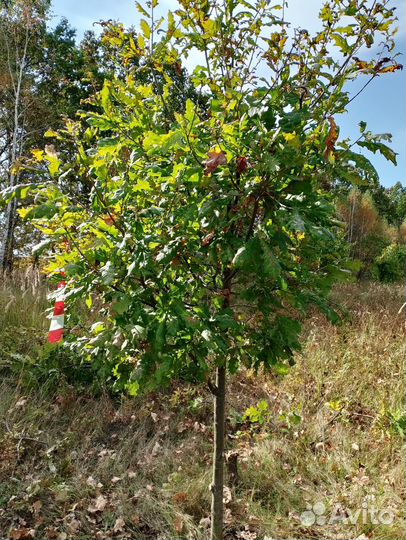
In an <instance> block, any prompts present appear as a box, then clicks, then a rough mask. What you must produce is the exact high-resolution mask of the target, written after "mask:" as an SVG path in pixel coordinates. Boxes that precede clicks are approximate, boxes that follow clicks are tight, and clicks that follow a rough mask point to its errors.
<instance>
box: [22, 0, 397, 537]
mask: <svg viewBox="0 0 406 540" xmlns="http://www.w3.org/2000/svg"><path fill="white" fill-rule="evenodd" d="M179 4H180V6H179V9H178V10H176V11H175V12H174V13H169V14H168V17H167V23H165V22H164V20H163V19H159V18H157V17H156V6H157V2H156V0H153V3H152V5H151V3H149V4H148V3H147V4H146V5H145V6H141V5H138V9H139V11H140V12H141V14H142V17H143V18H142V20H141V24H140V28H141V32H140V34H139V35H138V37H137V39H136V40H135V39H133V38H129V39H126V40H125V41H122V42H120V39H119V38H117V33H116V32H114V31H113V29H112V32H111V35H112V36H113V38H112V39H115V40H116V41H115V42H114V43H115V45H117V46H119V47H121V54H120V57H121V58H122V61H123V66H124V67H126V66H127V69H126V70H124V71H125V76H124V77H120V78H118V77H117V78H116V79H114V80H112V81H107V82H106V83H105V85H104V88H103V90H102V91H101V92H100V93H99V94H97V95H96V96H95V98H94V101H95V105H96V107H97V109H96V110H95V111H94V112H86V113H83V114H82V117H81V118H80V119H79V120H78V121H70V122H68V123H67V124H66V128H65V129H64V130H60V131H58V132H57V133H50V134H49V135H50V136H52V137H54V146H51V145H49V146H47V147H46V149H45V150H44V151H42V150H38V151H35V157H36V163H32V164H31V165H30V166H29V170H30V171H31V173H32V174H33V175H34V174H35V175H36V178H37V180H36V181H35V182H33V183H32V184H30V185H27V186H24V187H23V186H19V187H18V188H17V189H15V190H13V194H14V195H16V196H19V197H24V196H25V195H27V194H28V193H29V194H30V195H31V194H34V196H35V205H34V206H31V207H28V208H26V209H25V210H24V212H23V214H24V215H25V216H26V217H27V218H30V219H32V220H33V221H34V222H35V224H36V226H37V227H38V228H39V229H40V230H41V231H42V232H44V233H45V234H46V235H48V237H49V242H51V243H52V244H53V245H54V249H55V253H54V255H53V256H52V260H51V261H50V264H49V267H48V271H49V272H50V273H58V272H59V271H60V270H61V269H62V268H63V269H64V270H65V272H66V274H67V276H68V299H67V301H68V306H73V305H74V304H75V303H79V304H80V303H81V302H83V300H84V299H86V304H87V306H88V307H89V309H91V308H92V302H93V301H94V300H95V298H97V300H98V306H99V308H98V313H99V316H100V320H99V322H97V323H94V324H92V325H91V326H90V328H89V327H88V326H89V325H87V323H86V320H83V319H81V320H78V321H77V323H78V324H77V326H76V327H75V329H74V331H73V332H72V333H71V335H70V336H69V337H68V346H70V347H73V348H77V349H80V350H81V352H82V354H83V356H84V357H85V358H87V359H90V360H92V361H94V362H95V363H97V365H104V366H106V367H107V369H112V372H113V377H114V380H115V386H116V387H117V388H118V389H126V390H127V391H128V392H130V393H131V394H136V393H137V392H141V391H147V390H148V389H150V388H152V387H154V386H156V385H162V384H165V383H168V382H169V381H170V380H172V379H173V378H176V377H182V378H188V379H190V380H193V381H195V382H196V383H206V384H207V385H208V386H209V388H210V390H211V392H212V393H213V396H214V457H213V484H212V487H211V490H212V531H211V538H212V539H213V540H218V539H220V538H222V535H223V484H224V478H223V455H224V431H225V428H224V416H225V395H226V374H227V373H228V372H229V373H235V372H236V371H237V370H238V369H239V367H240V366H246V367H247V368H253V369H254V370H258V369H260V368H264V369H266V370H269V369H273V370H275V371H276V372H277V373H281V374H283V373H285V372H286V370H287V368H288V365H289V364H290V363H291V362H292V359H293V354H294V351H295V350H298V349H299V348H300V345H299V334H300V328H301V325H300V321H301V320H302V319H303V317H304V316H305V314H306V312H307V311H308V309H309V307H311V306H314V305H316V306H317V307H319V308H320V309H321V310H323V311H324V313H326V315H327V316H328V317H329V318H330V319H333V320H334V319H336V318H337V316H336V314H335V312H334V311H333V310H332V309H331V308H330V307H329V305H328V301H327V294H328V291H329V288H330V286H331V284H332V283H333V282H334V281H335V280H337V279H339V278H340V277H341V276H343V275H345V274H347V273H348V272H349V270H348V269H347V268H348V267H347V268H346V266H345V264H344V263H343V261H341V260H340V254H339V253H337V252H336V251H337V250H336V247H335V246H336V244H335V242H334V230H335V228H336V227H337V224H336V222H335V221H334V208H333V206H332V204H331V201H330V197H331V195H330V194H329V193H330V190H331V186H332V185H334V183H336V182H339V181H342V180H343V179H344V180H345V181H346V182H349V183H350V182H351V183H360V182H367V181H368V180H369V179H370V178H371V175H372V174H373V172H374V170H373V167H372V166H371V164H370V163H369V161H368V160H367V159H366V158H365V157H364V156H362V155H361V154H357V153H355V152H354V150H353V144H352V143H351V142H350V141H347V140H344V141H340V142H339V140H338V128H337V126H336V122H335V118H336V117H337V115H339V114H342V113H344V112H345V111H346V107H347V105H348V104H349V103H350V102H351V100H352V99H353V98H351V97H350V95H349V94H348V92H347V90H346V87H345V83H346V81H349V80H352V79H354V78H356V77H358V76H359V75H364V76H365V75H366V76H368V77H369V78H368V79H367V81H369V79H373V78H375V77H377V76H380V75H381V74H383V73H386V72H391V71H395V70H397V69H399V68H400V66H399V65H398V64H396V63H395V61H394V60H393V58H392V56H391V55H392V52H391V51H392V50H393V47H394V42H393V38H392V36H393V30H392V25H393V22H394V10H393V9H391V8H390V6H389V4H388V2H387V1H385V0H383V1H382V2H380V3H379V4H378V3H376V2H366V1H365V0H334V1H330V2H327V3H326V4H325V5H324V7H323V8H322V10H321V12H320V21H321V29H320V31H319V32H317V33H316V34H315V35H313V36H311V35H310V34H309V33H308V32H307V31H306V30H301V29H298V30H295V31H290V30H289V28H288V25H287V24H286V23H285V21H284V19H283V10H281V6H279V5H274V4H273V2H269V1H267V0H258V1H257V2H252V3H250V2H248V1H245V0H239V1H238V0H224V1H218V0H181V1H180V2H179ZM117 39H118V42H117ZM377 40H378V41H379V42H380V46H379V47H378V48H375V47H374V46H373V45H374V43H375V41H377ZM357 55H358V56H357ZM359 56H362V57H363V59H360V58H359ZM134 58H135V59H136V62H131V59H134ZM187 58H197V61H196V62H195V63H197V65H196V66H195V68H194V69H193V74H192V81H193V83H194V85H195V88H196V90H197V91H198V92H199V93H200V94H201V95H202V96H204V100H203V103H204V105H199V103H198V102H196V101H192V100H191V99H188V100H187V101H186V104H185V107H184V110H180V111H176V110H174V109H173V107H171V101H170V96H171V94H172V93H173V91H174V90H175V91H176V80H175V78H173V77H170V76H169V75H168V72H167V71H165V70H164V68H163V66H164V65H166V66H168V65H170V66H173V68H174V71H175V72H176V71H179V72H180V71H181V70H182V69H183V66H184V62H185V60H186V59H187ZM131 66H133V67H131ZM134 66H135V67H134ZM148 69H149V70H150V72H151V76H152V80H149V81H148V82H144V83H142V82H140V81H139V80H138V79H137V76H136V75H137V70H148ZM157 74H161V76H160V77H159V82H158V80H157V79H158V75H157ZM365 133H368V140H367V141H366V139H365ZM363 141H364V142H367V143H368V147H369V149H372V151H380V152H382V153H383V154H384V155H385V154H386V155H387V156H389V157H390V158H391V157H393V153H392V151H391V150H390V149H389V148H388V147H387V146H385V145H384V144H383V143H382V140H381V139H379V137H378V138H377V137H373V136H372V135H371V134H370V133H369V132H365V126H364V125H362V126H361V134H360V139H359V140H358V142H363ZM72 178H79V179H80V181H81V182H83V183H85V184H86V185H88V186H89V196H88V197H87V198H86V199H83V198H78V197H77V196H76V195H75V193H74V192H72V191H70V190H69V186H70V185H71V184H72V181H71V180H72ZM67 246H68V249H67ZM100 306H101V307H100ZM68 310H69V311H71V308H69V307H68ZM73 319H74V316H73V315H72V320H71V324H74V323H75V321H74V320H73Z"/></svg>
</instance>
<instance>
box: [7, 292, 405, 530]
mask: <svg viewBox="0 0 406 540" xmlns="http://www.w3.org/2000/svg"><path fill="white" fill-rule="evenodd" d="M10 294H11V293H10ZM10 294H9V293H7V294H6V292H5V290H3V293H0V328H1V329H2V330H1V331H0V362H1V363H0V366H3V369H2V371H3V373H4V376H3V381H2V383H1V388H0V418H1V425H0V455H1V456H2V459H1V462H0V538H2V537H6V538H12V539H20V540H24V539H25V538H38V539H42V538H49V539H52V538H55V539H59V540H64V539H74V540H82V539H83V540H84V539H93V538H96V539H107V538H132V539H135V538H137V539H138V538H139V539H143V538H161V539H174V538H193V539H201V540H204V539H206V538H207V536H208V534H207V531H208V526H209V519H208V516H209V500H210V494H209V484H210V463H211V440H212V428H211V398H210V396H209V394H208V393H207V392H205V391H204V390H201V391H200V390H199V391H197V390H196V389H194V388H192V387H190V386H177V387H174V388H173V389H171V391H165V392H162V393H160V394H154V395H150V396H148V398H136V399H129V398H122V399H121V400H119V401H117V400H113V399H112V398H111V397H109V396H108V395H101V396H99V397H97V398H96V397H94V396H91V395H89V394H87V393H85V392H80V393H78V392H77V390H75V388H74V387H73V386H70V385H68V384H60V387H59V388H57V389H54V390H52V386H50V385H47V386H46V390H45V389H39V388H35V387H33V386H32V387H31V390H28V389H27V386H25V385H23V384H22V382H23V381H25V378H24V377H21V376H20V378H18V376H17V370H15V371H14V372H12V371H10V366H11V364H14V363H17V365H18V366H19V369H21V366H23V367H24V366H26V368H24V369H32V368H31V367H30V360H29V358H30V357H33V356H34V357H35V355H37V357H38V358H39V357H40V353H39V352H38V351H39V350H40V345H39V344H40V341H41V340H42V339H43V338H44V336H45V335H46V322H45V323H43V322H39V321H43V318H41V317H40V313H41V310H42V309H43V307H44V303H43V295H42V294H41V293H40V292H38V291H37V292H35V291H34V292H33V291H31V292H29V291H28V290H27V291H26V292H25V293H24V294H25V296H24V294H23V296H22V297H21V293H16V292H15V293H13V295H12V296H13V297H14V300H13V302H14V307H13V308H12V309H11V310H10V307H11V306H10V305H9V307H8V308H7V309H5V306H6V303H7V304H8V303H9V302H10V300H11V298H10ZM335 295H336V296H337V298H338V299H339V300H340V301H341V302H342V303H343V304H344V305H345V306H346V308H347V309H348V311H349V315H350V316H349V319H348V321H346V322H345V323H344V324H343V325H341V326H339V327H332V326H331V325H330V324H329V323H327V322H326V321H325V320H324V319H323V318H322V317H321V316H318V315H315V316H314V317H313V318H312V319H310V320H309V322H308V324H307V325H306V329H305V332H304V350H303V354H302V355H300V356H298V358H297V364H296V366H295V367H294V368H292V370H291V371H290V373H289V374H288V375H287V376H286V377H285V378H283V379H281V378H280V377H278V378H275V377H273V376H271V375H261V376H259V377H258V378H255V377H254V376H253V374H251V373H249V372H243V373H240V374H239V375H238V376H236V377H234V378H233V379H232V381H230V388H229V394H228V419H227V424H228V426H227V427H228V437H227V449H228V452H229V453H230V455H229V464H230V466H229V468H230V475H229V478H228V481H227V484H228V487H227V488H226V490H225V500H226V529H227V538H230V539H231V538H233V539H234V538H237V539H238V538H240V539H243V540H255V539H256V538H258V539H261V538H268V539H270V538H272V539H291V538H303V539H333V538H337V539H343V540H344V539H350V538H351V539H352V538H354V539H355V538H358V539H366V538H374V539H382V540H383V539H387V540H389V539H390V540H395V539H401V538H404V536H405V528H404V515H403V514H404V511H403V507H404V505H403V503H402V499H403V490H404V473H403V471H404V469H403V467H404V464H403V456H404V431H405V412H404V409H405V406H404V367H405V365H404V346H403V341H404V323H403V317H402V315H401V314H398V311H399V308H400V306H401V305H402V303H403V298H402V290H401V288H400V287H399V286H396V285H391V286H383V285H376V284H373V285H372V284H369V285H368V284H365V285H359V284H358V285H355V284H354V285H347V286H345V287H340V288H339V289H337V290H336V291H335ZM18 328H26V339H24V338H22V337H21V335H19V334H14V333H13V332H17V333H18V332H22V331H23V330H18ZM15 343H18V344H19V345H18V349H19V350H12V349H13V347H12V346H11V345H10V344H15ZM1 351H3V353H2V352H1ZM19 355H20V356H19ZM5 368H6V369H5ZM16 381H17V382H16ZM236 462H237V469H238V470H237V477H235V466H234V467H232V464H234V465H235V463H236ZM232 480H233V482H232ZM314 505H316V506H314ZM357 512H358V513H357ZM374 513H375V516H374V515H371V514H374ZM316 518H317V521H315V520H316ZM351 520H352V521H353V522H354V523H351ZM313 522H314V523H313ZM389 522H390V523H389Z"/></svg>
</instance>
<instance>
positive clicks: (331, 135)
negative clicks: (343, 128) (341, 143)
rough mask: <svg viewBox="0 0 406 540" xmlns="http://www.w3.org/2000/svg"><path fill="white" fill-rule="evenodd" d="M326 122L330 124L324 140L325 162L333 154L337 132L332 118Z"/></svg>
mask: <svg viewBox="0 0 406 540" xmlns="http://www.w3.org/2000/svg"><path fill="white" fill-rule="evenodd" d="M328 122H329V124H330V129H329V132H328V134H327V139H326V150H325V152H324V159H325V160H326V161H327V160H328V158H329V157H330V155H331V154H332V153H333V152H334V145H335V143H336V142H337V139H338V130H337V124H336V123H335V120H334V118H333V117H332V116H330V117H329V119H328Z"/></svg>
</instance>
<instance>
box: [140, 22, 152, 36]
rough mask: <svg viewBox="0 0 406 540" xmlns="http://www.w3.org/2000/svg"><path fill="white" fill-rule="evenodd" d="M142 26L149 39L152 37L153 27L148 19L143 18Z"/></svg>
mask: <svg viewBox="0 0 406 540" xmlns="http://www.w3.org/2000/svg"><path fill="white" fill-rule="evenodd" d="M140 26H141V30H142V33H143V34H144V36H145V37H146V38H147V39H149V38H150V37H151V28H150V26H149V24H148V23H147V21H146V20H145V19H141V22H140Z"/></svg>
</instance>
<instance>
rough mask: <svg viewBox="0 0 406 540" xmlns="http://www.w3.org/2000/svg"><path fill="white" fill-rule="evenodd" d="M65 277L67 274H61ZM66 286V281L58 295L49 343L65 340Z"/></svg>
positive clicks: (50, 328) (59, 287)
mask: <svg viewBox="0 0 406 540" xmlns="http://www.w3.org/2000/svg"><path fill="white" fill-rule="evenodd" d="M61 276H63V277H65V272H61ZM65 285H66V281H61V282H60V283H59V285H58V291H57V293H56V299H55V307H54V312H53V315H52V317H51V326H50V327H49V334H48V341H49V343H60V342H61V341H62V338H63V326H64V321H65Z"/></svg>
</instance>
